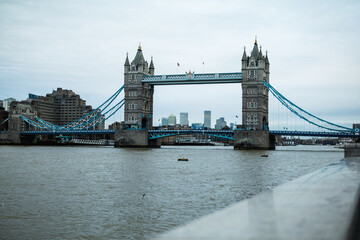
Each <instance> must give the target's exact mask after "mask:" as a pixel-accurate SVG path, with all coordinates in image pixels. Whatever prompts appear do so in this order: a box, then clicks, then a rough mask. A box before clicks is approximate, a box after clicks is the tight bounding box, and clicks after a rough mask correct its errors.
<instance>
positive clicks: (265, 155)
mask: <svg viewBox="0 0 360 240" xmlns="http://www.w3.org/2000/svg"><path fill="white" fill-rule="evenodd" d="M268 156H269V155H267V154H261V157H268Z"/></svg>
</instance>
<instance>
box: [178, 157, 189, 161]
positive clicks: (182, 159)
mask: <svg viewBox="0 0 360 240" xmlns="http://www.w3.org/2000/svg"><path fill="white" fill-rule="evenodd" d="M178 161H189V159H187V158H179V159H178Z"/></svg>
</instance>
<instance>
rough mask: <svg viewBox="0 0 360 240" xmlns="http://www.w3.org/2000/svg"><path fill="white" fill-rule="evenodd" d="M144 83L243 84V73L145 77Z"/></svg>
mask: <svg viewBox="0 0 360 240" xmlns="http://www.w3.org/2000/svg"><path fill="white" fill-rule="evenodd" d="M142 82H143V83H148V84H150V85H183V84H215V83H241V82H242V73H241V72H233V73H203V74H195V73H187V74H177V75H154V76H143V79H142Z"/></svg>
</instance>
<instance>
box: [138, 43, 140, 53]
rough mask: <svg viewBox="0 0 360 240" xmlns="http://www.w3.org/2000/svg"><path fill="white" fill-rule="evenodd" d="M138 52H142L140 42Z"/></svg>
mask: <svg viewBox="0 0 360 240" xmlns="http://www.w3.org/2000/svg"><path fill="white" fill-rule="evenodd" d="M138 51H141V42H139V47H138Z"/></svg>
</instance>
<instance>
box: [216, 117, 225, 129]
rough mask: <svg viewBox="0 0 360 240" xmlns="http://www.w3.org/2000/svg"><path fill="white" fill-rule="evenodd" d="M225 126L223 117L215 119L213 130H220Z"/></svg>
mask: <svg viewBox="0 0 360 240" xmlns="http://www.w3.org/2000/svg"><path fill="white" fill-rule="evenodd" d="M225 126H226V121H225V119H224V118H223V117H221V118H219V119H216V124H215V129H217V130H220V129H222V128H224V127H225Z"/></svg>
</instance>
